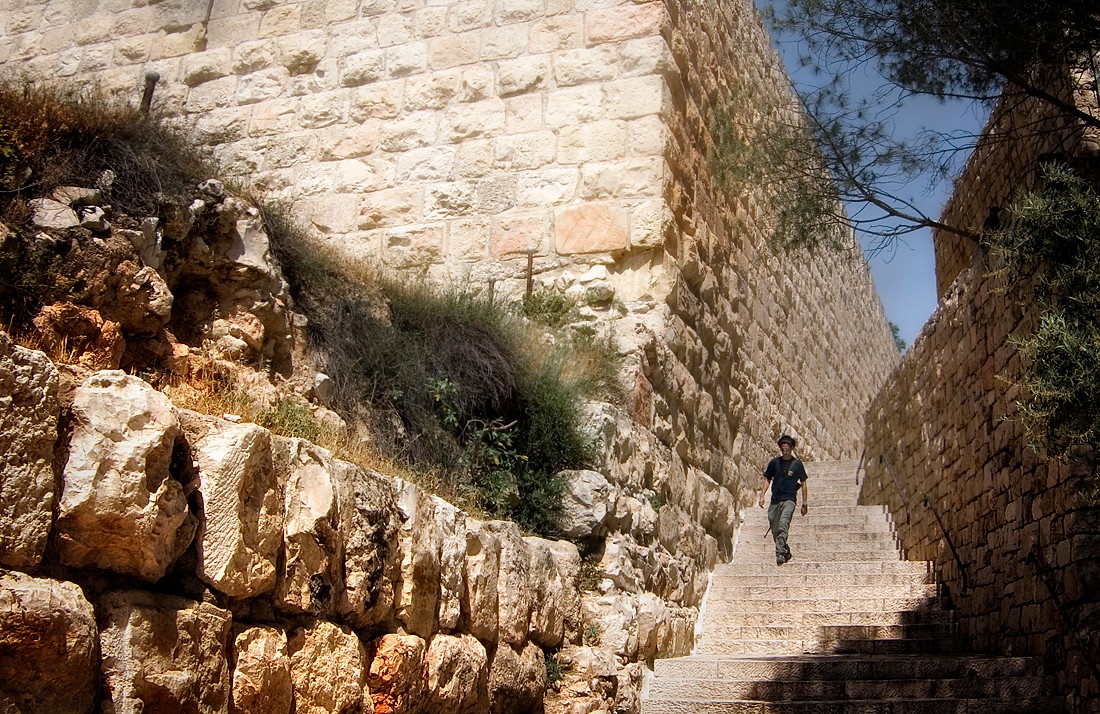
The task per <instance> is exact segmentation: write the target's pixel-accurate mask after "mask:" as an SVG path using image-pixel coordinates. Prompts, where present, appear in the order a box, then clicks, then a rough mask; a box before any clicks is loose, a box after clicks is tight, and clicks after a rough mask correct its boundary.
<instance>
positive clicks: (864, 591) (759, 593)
mask: <svg viewBox="0 0 1100 714" xmlns="http://www.w3.org/2000/svg"><path fill="white" fill-rule="evenodd" d="M938 595H939V587H938V586H937V585H936V584H935V583H913V584H907V585H868V586H863V585H851V584H849V585H845V586H843V587H832V586H814V585H809V586H791V587H783V586H769V585H730V586H717V587H712V588H711V589H710V591H709V592H708V593H707V598H708V600H707V602H708V603H711V604H713V603H715V602H719V601H722V600H758V599H759V600H770V601H772V602H775V601H777V600H787V599H791V598H797V599H799V600H818V599H820V600H830V599H840V600H847V599H849V598H853V599H860V600H866V599H869V598H898V597H937V596H938Z"/></svg>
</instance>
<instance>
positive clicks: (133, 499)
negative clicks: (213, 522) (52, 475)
mask: <svg viewBox="0 0 1100 714" xmlns="http://www.w3.org/2000/svg"><path fill="white" fill-rule="evenodd" d="M72 415H73V420H72V424H73V426H72V436H71V438H70V445H69V460H68V462H67V463H66V464H65V469H64V473H63V481H64V487H63V490H62V494H61V505H60V508H59V515H58V519H57V545H58V551H59V553H60V556H61V560H62V561H63V562H64V563H66V564H68V565H72V566H75V567H96V568H105V569H107V570H115V571H118V572H121V573H128V574H132V575H136V576H138V577H140V578H143V579H145V580H149V581H154V580H158V579H159V578H160V577H161V576H162V575H164V573H165V572H166V571H167V569H168V567H169V566H170V565H171V564H172V563H173V562H174V561H175V559H176V558H177V557H178V556H179V555H180V554H181V553H182V552H183V549H184V548H186V547H187V545H188V544H189V543H190V542H191V539H192V537H193V536H194V533H195V525H196V524H195V519H194V517H193V516H192V515H191V513H190V511H189V510H188V504H187V496H186V493H185V491H184V486H183V484H181V483H180V482H179V481H177V480H176V479H175V478H174V477H173V475H172V474H171V473H170V472H169V464H170V463H171V459H172V449H173V446H174V445H175V441H176V438H177V436H178V435H179V432H180V426H179V419H178V418H177V416H176V413H175V410H174V409H173V408H172V404H171V403H170V402H169V401H168V398H167V397H166V396H164V395H163V394H161V393H160V392H158V391H156V390H154V389H153V388H152V387H151V386H149V385H148V384H147V383H146V382H143V381H142V380H140V379H138V378H137V377H131V376H129V375H127V374H124V373H122V372H119V371H104V372H98V373H96V374H93V375H92V376H91V377H88V378H87V379H86V380H84V382H83V383H82V384H81V385H80V386H79V387H77V389H76V390H75V392H74V394H73V405H72Z"/></svg>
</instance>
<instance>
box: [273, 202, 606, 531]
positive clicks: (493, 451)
mask: <svg viewBox="0 0 1100 714" xmlns="http://www.w3.org/2000/svg"><path fill="white" fill-rule="evenodd" d="M263 214H264V217H265V220H266V222H267V224H268V225H267V227H268V231H269V234H270V236H271V239H272V245H273V249H274V252H275V255H276V257H277V258H278V259H279V260H280V262H281V263H282V264H283V267H284V271H285V274H286V275H287V277H288V279H289V281H290V284H291V289H292V295H293V296H294V298H295V301H296V302H297V304H298V305H299V307H300V308H301V309H302V310H303V311H304V312H305V313H306V315H307V316H308V318H309V330H308V334H309V336H310V339H311V341H312V343H313V345H314V347H315V349H316V351H317V352H318V353H320V354H321V355H322V356H323V360H324V365H323V368H324V369H325V371H326V372H327V373H328V374H329V375H330V376H331V377H332V379H333V381H334V383H335V384H336V393H337V395H338V405H339V408H340V409H341V410H342V411H345V412H346V413H355V412H356V411H360V412H361V411H362V405H364V404H367V405H370V410H369V412H370V413H369V414H366V415H365V416H366V418H368V419H370V420H372V421H373V423H374V425H375V429H374V431H375V433H376V434H378V435H379V443H380V446H381V448H383V449H384V450H385V451H386V452H387V453H388V454H389V455H391V456H392V457H393V458H400V459H404V460H405V461H407V462H408V463H410V464H413V465H416V466H417V467H420V468H424V469H427V470H437V469H441V470H442V472H443V473H445V474H446V475H447V478H448V479H449V480H450V482H451V483H450V490H451V493H452V494H463V493H465V494H469V496H470V498H471V500H472V501H473V503H472V504H464V505H467V506H469V505H473V506H474V507H476V508H478V509H482V510H484V511H486V512H487V513H489V514H490V515H492V516H495V517H505V518H512V519H515V520H516V521H517V522H518V523H520V525H522V526H523V527H524V528H527V529H528V530H531V531H534V532H537V533H541V534H544V535H554V534H555V525H556V522H557V518H558V514H559V512H560V508H561V499H562V494H563V492H564V488H565V484H564V480H563V479H561V478H558V477H557V476H556V475H555V474H556V473H557V472H558V471H559V470H561V469H566V468H581V467H583V466H586V465H588V464H589V463H590V462H591V461H592V459H593V458H594V453H595V450H594V444H593V441H592V439H591V437H590V436H589V435H588V434H587V433H586V432H585V429H584V422H583V418H582V415H581V410H580V407H581V403H582V398H581V397H582V394H584V393H585V390H588V389H591V388H592V386H593V384H594V380H596V381H599V380H605V379H606V376H605V375H599V373H598V372H589V371H587V370H586V369H585V368H584V367H583V365H585V364H587V363H588V359H586V358H578V357H577V355H578V352H577V350H576V349H574V347H573V346H572V345H571V344H570V343H569V341H558V343H557V346H550V345H548V344H547V343H546V341H545V340H544V339H543V336H542V334H541V332H537V331H535V330H534V329H532V328H531V326H530V325H529V323H526V322H525V321H524V320H522V319H521V318H519V317H518V316H517V315H516V314H515V312H514V311H513V310H512V308H511V306H509V305H507V304H502V303H501V302H500V301H492V300H489V299H488V298H487V297H485V296H481V295H478V294H476V293H472V292H468V291H463V290H457V289H447V288H440V287H437V286H434V285H432V284H429V283H427V282H425V281H420V280H415V281H411V282H403V281H400V280H397V279H395V278H393V277H381V276H379V274H378V272H376V271H375V270H373V269H372V268H371V266H369V265H362V264H355V263H353V262H349V261H347V259H346V258H337V257H336V256H335V255H333V254H330V253H326V252H325V251H324V250H323V249H320V248H318V247H317V246H316V245H315V244H312V243H311V242H310V241H309V240H308V239H307V238H306V237H305V236H304V235H302V232H301V231H298V230H296V229H295V228H294V226H293V224H292V223H291V222H290V221H289V218H288V215H289V214H287V213H286V212H285V211H283V210H281V209H280V208H279V207H277V206H268V207H266V208H265V209H264V211H263ZM592 361H593V362H595V360H592ZM603 362H604V363H606V362H607V360H606V359H604V360H603ZM594 375H595V376H594ZM387 435H388V438H387Z"/></svg>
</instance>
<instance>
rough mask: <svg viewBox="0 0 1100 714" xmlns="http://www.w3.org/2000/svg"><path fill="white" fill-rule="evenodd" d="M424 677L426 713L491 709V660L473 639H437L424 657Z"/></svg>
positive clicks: (455, 713) (471, 713)
mask: <svg viewBox="0 0 1100 714" xmlns="http://www.w3.org/2000/svg"><path fill="white" fill-rule="evenodd" d="M424 677H425V690H426V691H425V699H424V701H425V703H426V707H425V711H428V712H431V713H432V714H480V712H484V711H486V710H487V709H488V708H489V659H488V656H487V655H486V652H485V647H484V645H482V644H481V643H480V642H478V641H477V638H475V637H473V636H471V635H462V636H461V637H455V636H453V635H436V636H435V637H433V638H432V641H431V644H430V645H428V651H427V652H426V653H425V654H424ZM376 711H377V710H376Z"/></svg>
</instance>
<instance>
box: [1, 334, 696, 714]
mask: <svg viewBox="0 0 1100 714" xmlns="http://www.w3.org/2000/svg"><path fill="white" fill-rule="evenodd" d="M0 383H2V384H4V385H6V387H7V388H8V390H9V392H10V393H11V394H13V395H15V396H16V397H17V399H15V400H13V399H10V398H9V399H5V400H2V401H0V447H3V448H4V449H5V450H4V451H2V452H0V456H2V457H3V458H2V460H0V463H3V464H5V466H4V467H3V468H2V469H0V502H3V503H4V506H5V507H4V509H3V512H2V513H0V603H3V607H0V641H3V642H4V643H5V647H4V648H2V649H0V673H3V675H4V676H3V677H0V705H2V707H0V708H3V709H4V710H5V711H9V710H10V711H39V710H48V711H50V712H58V713H61V712H74V714H75V713H77V712H87V711H92V710H93V709H94V710H96V711H100V710H103V711H142V710H143V709H144V710H150V709H153V708H158V707H159V708H161V709H167V710H171V711H199V712H212V713H213V712H223V713H224V712H235V711H241V712H245V711H283V712H289V711H298V712H303V711H318V712H320V711H326V712H327V711H375V710H378V711H403V712H460V711H477V712H489V711H492V712H516V713H518V712H527V711H542V710H543V696H544V691H545V690H546V688H547V665H546V662H545V656H546V655H544V651H545V652H548V653H552V654H556V653H558V651H559V650H562V652H563V654H562V656H568V657H571V658H573V659H572V660H571V661H572V662H573V664H574V667H575V669H576V672H575V673H574V674H575V675H576V677H579V678H580V679H582V680H583V681H584V682H585V684H586V685H588V686H590V687H591V691H589V690H588V689H585V690H584V691H583V692H579V693H578V692H574V693H572V696H571V700H572V701H573V702H583V701H588V700H589V699H591V700H592V701H588V704H589V705H590V706H592V708H595V707H596V706H598V705H599V704H600V703H601V702H603V703H604V704H605V705H606V706H607V707H608V708H610V707H612V706H615V707H617V708H618V709H619V710H621V711H634V712H637V711H638V707H637V685H638V682H639V681H640V674H641V667H642V665H641V664H639V663H638V662H639V661H640V660H652V659H653V658H654V657H659V656H677V655H683V654H686V653H687V652H688V651H690V648H691V645H692V641H693V629H694V621H695V613H696V611H695V610H693V609H685V608H677V607H674V606H669V605H666V604H665V603H664V602H662V601H661V600H660V599H659V598H657V597H655V596H653V595H649V596H643V597H641V598H637V599H636V600H631V601H624V600H623V599H620V598H615V597H607V598H601V597H596V596H584V594H583V593H582V592H581V582H580V579H581V567H582V566H581V558H580V554H579V553H578V551H577V547H576V546H575V545H573V544H572V543H567V542H562V541H550V540H545V539H542V538H536V537H524V536H523V534H522V533H521V532H520V530H519V528H518V527H517V526H516V525H515V524H514V523H508V522H502V521H490V522H485V521H481V520H478V519H475V518H471V517H468V516H467V515H466V514H465V513H464V512H463V511H461V510H459V509H457V508H455V507H454V506H452V505H450V504H448V503H446V502H445V501H443V500H442V499H440V498H438V497H435V496H432V495H431V494H428V493H425V492H424V491H423V490H421V489H420V488H418V487H417V486H415V485H414V484H411V483H408V482H405V481H402V480H400V479H394V478H389V477H387V476H384V475H382V474H378V473H375V472H371V471H367V470H364V469H362V468H360V467H358V466H355V465H353V464H351V463H347V462H344V461H341V460H339V459H337V458H334V457H333V455H332V454H331V453H330V452H328V451H326V450H325V449H322V448H319V447H317V446H315V445H313V444H311V443H309V442H307V441H304V440H301V439H289V438H284V437H278V436H275V435H273V434H272V433H271V432H269V431H268V430H266V429H263V428H261V427H259V426H256V425H254V424H247V423H242V422H240V421H239V419H238V420H232V419H222V418H219V417H212V416H207V415H203V414H199V413H196V412H190V411H187V410H183V409H178V408H176V407H174V406H173V405H172V403H171V402H170V401H169V399H168V397H167V396H165V395H164V394H162V393H160V392H157V391H155V390H154V389H153V388H152V387H151V386H150V385H149V384H147V383H146V382H144V381H142V380H141V379H139V378H137V377H134V376H130V375H127V374H125V373H123V372H122V371H119V370H102V371H98V372H89V371H86V370H82V369H80V368H78V367H75V366H61V365H55V364H53V363H52V362H51V361H50V360H49V359H48V358H47V357H46V356H45V355H44V354H43V353H41V352H37V351H35V350H30V349H25V348H22V347H19V346H17V345H15V344H13V342H12V341H11V339H10V338H9V337H8V335H7V334H5V333H3V332H0ZM7 465H12V466H14V467H15V468H8V466H7ZM24 494H30V495H32V496H33V497H32V498H26V497H24ZM605 601H606V602H605ZM586 633H587V634H586ZM593 633H594V634H593ZM601 645H602V648H601ZM571 676H572V675H571ZM589 695H591V696H589ZM605 700H606V701H605ZM578 706H579V704H578ZM559 707H560V708H558V709H549V708H548V711H573V710H574V709H572V708H570V707H571V704H569V702H568V701H567V702H566V703H565V704H561V705H559ZM43 708H45V709H43ZM376 708H377V709H376Z"/></svg>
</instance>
